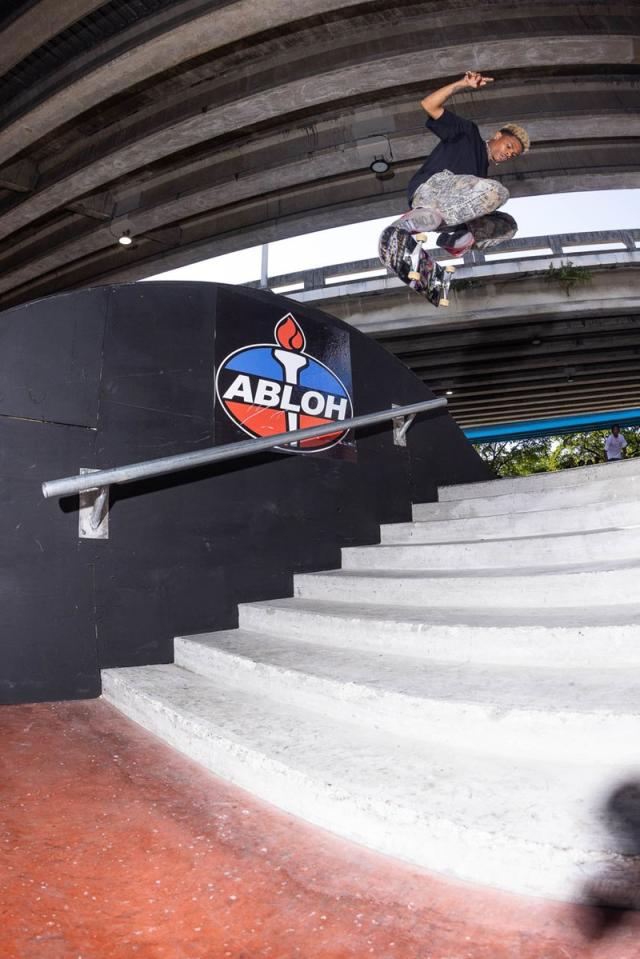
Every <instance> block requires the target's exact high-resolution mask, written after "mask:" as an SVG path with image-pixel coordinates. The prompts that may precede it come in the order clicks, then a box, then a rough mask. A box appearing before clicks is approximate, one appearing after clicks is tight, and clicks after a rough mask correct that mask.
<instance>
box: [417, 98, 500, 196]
mask: <svg viewBox="0 0 640 959" xmlns="http://www.w3.org/2000/svg"><path fill="white" fill-rule="evenodd" d="M426 126H427V129H428V130H431V131H432V133H435V135H436V136H437V137H439V138H440V141H441V142H440V143H439V144H438V146H437V147H436V148H435V150H434V151H433V152H432V153H430V154H429V156H428V157H427V159H426V160H425V161H424V163H423V164H422V166H421V167H420V169H419V170H418V172H417V173H416V174H415V175H414V176H413V177H412V178H411V180H410V181H409V186H408V190H407V193H408V196H409V203H411V200H412V198H413V194H414V193H415V192H416V190H417V189H418V187H419V186H420V184H421V183H424V182H425V180H428V179H429V177H430V176H433V174H434V173H441V172H442V170H450V171H451V172H452V173H471V174H472V175H473V176H479V177H486V175H487V170H488V169H489V158H488V156H487V145H486V143H485V141H484V140H483V139H482V137H481V136H480V131H479V130H478V128H477V126H476V125H475V123H473V121H472V120H465V118H464V117H459V116H456V114H455V113H450V112H449V110H445V111H444V113H443V114H442V116H441V117H440V119H439V120H434V119H433V118H432V117H429V119H428V120H427V123H426Z"/></svg>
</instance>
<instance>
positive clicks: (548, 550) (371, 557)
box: [342, 521, 640, 569]
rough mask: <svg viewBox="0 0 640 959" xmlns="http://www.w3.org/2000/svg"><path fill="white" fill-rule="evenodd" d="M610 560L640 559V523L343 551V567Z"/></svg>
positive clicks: (443, 566)
mask: <svg viewBox="0 0 640 959" xmlns="http://www.w3.org/2000/svg"><path fill="white" fill-rule="evenodd" d="M462 522H464V521H462ZM609 559H614V560H616V559H637V560H638V561H640V524H639V525H638V526H637V527H635V528H632V529H620V530H616V532H615V535H613V534H612V533H611V532H610V531H609V530H605V531H594V532H587V533H561V534H556V535H551V534H547V535H545V536H526V537H516V538H513V539H491V540H482V541H479V542H465V541H463V542H454V543H409V544H407V545H404V544H400V545H394V544H389V545H382V546H350V547H345V548H343V550H342V569H477V568H478V567H480V568H485V569H488V568H490V567H504V566H510V567H518V566H527V567H528V566H531V565H540V566H548V567H556V568H559V567H562V566H565V565H567V564H568V563H581V562H582V563H588V562H597V561H598V560H600V561H603V562H604V561H606V560H609Z"/></svg>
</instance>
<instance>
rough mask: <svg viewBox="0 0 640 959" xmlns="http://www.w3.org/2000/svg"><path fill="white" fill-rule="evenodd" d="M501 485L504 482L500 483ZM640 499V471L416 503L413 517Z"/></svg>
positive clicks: (461, 515) (484, 513) (490, 513)
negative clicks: (538, 487)
mask: <svg viewBox="0 0 640 959" xmlns="http://www.w3.org/2000/svg"><path fill="white" fill-rule="evenodd" d="M500 488H502V484H500ZM634 500H635V501H636V502H637V501H638V500H640V473H634V474H631V475H630V476H619V475H615V476H613V477H612V476H611V475H610V474H608V475H607V478H605V479H602V480H599V481H595V480H594V481H593V482H591V483H580V484H576V485H574V486H559V487H557V488H551V489H546V490H545V489H543V490H534V491H530V492H512V493H508V492H507V493H502V494H493V495H491V496H490V495H488V494H486V495H484V496H469V497H467V498H465V499H452V500H448V501H445V502H442V503H417V504H415V505H414V507H413V519H414V520H422V521H426V520H444V519H465V518H466V517H471V516H493V515H496V514H498V513H525V512H530V511H539V510H547V509H556V508H560V507H561V508H563V509H566V508H567V507H572V506H587V505H589V504H592V503H607V504H616V505H617V506H619V507H620V508H621V509H622V508H623V507H622V504H623V503H627V502H630V501H634Z"/></svg>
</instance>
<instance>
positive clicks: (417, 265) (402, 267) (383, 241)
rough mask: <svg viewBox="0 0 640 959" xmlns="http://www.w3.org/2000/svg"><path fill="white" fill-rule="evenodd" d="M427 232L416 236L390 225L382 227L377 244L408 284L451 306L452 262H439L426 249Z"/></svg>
mask: <svg viewBox="0 0 640 959" xmlns="http://www.w3.org/2000/svg"><path fill="white" fill-rule="evenodd" d="M426 238H427V237H426V234H424V233H418V234H416V235H415V236H414V235H412V234H411V233H407V231H406V230H402V229H399V228H398V227H397V226H394V225H391V226H388V227H387V228H386V230H383V232H382V233H381V235H380V241H379V244H378V253H379V255H380V260H381V261H382V263H383V264H384V265H385V266H386V267H388V268H389V269H390V270H392V271H393V272H394V273H395V274H396V276H397V277H398V278H399V279H400V280H402V282H403V283H406V285H407V286H409V287H411V289H412V290H415V292H416V293H419V294H420V295H421V296H424V297H425V298H426V299H427V300H428V301H429V303H431V304H432V305H433V306H448V305H449V299H448V293H449V286H450V285H451V280H452V278H453V274H454V272H455V267H453V266H440V264H439V263H438V262H437V261H436V260H434V259H433V258H432V257H430V256H429V254H428V253H427V252H426V251H425V250H424V249H423V247H422V244H423V242H424V241H425V240H426Z"/></svg>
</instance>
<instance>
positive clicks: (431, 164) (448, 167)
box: [393, 70, 529, 256]
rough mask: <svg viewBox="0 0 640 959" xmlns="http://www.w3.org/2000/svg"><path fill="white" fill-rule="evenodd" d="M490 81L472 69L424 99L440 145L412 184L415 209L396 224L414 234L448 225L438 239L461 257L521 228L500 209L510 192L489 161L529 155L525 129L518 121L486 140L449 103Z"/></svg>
mask: <svg viewBox="0 0 640 959" xmlns="http://www.w3.org/2000/svg"><path fill="white" fill-rule="evenodd" d="M488 83H493V77H485V76H483V74H481V73H476V72H473V71H471V70H469V71H467V72H466V73H465V75H464V77H463V78H462V79H461V80H456V81H455V82H454V83H449V84H447V85H446V86H444V87H440V89H438V90H435V91H434V92H433V93H430V94H429V95H428V96H426V97H425V98H424V100H422V103H421V105H422V107H423V109H424V110H425V111H426V112H427V114H428V115H429V119H428V120H427V122H426V125H427V129H429V130H431V131H432V132H433V133H435V134H436V136H437V137H438V138H439V139H440V143H439V144H438V146H437V147H436V148H435V150H434V151H433V152H432V153H431V154H430V155H429V156H428V157H427V158H426V160H425V162H424V163H423V164H422V166H421V167H420V169H419V170H418V172H417V173H416V174H415V176H413V177H412V179H411V181H410V183H409V188H408V196H409V203H410V205H411V207H412V209H411V210H410V211H409V212H408V213H405V215H404V216H402V217H401V218H400V219H399V220H396V222H395V223H394V224H393V226H397V227H398V228H399V229H402V230H406V231H408V232H409V233H412V234H418V233H427V232H429V231H430V230H437V229H441V228H442V227H444V228H445V229H444V232H442V233H441V234H440V236H439V237H438V239H437V241H436V242H437V244H438V246H440V247H442V248H443V249H445V250H446V251H447V252H448V253H449V254H450V255H452V256H461V255H462V254H463V253H464V252H465V251H466V250H468V249H470V248H471V247H472V246H474V245H475V246H476V247H477V248H478V249H486V248H487V247H489V246H493V245H495V244H496V243H500V242H501V241H502V240H506V239H510V238H511V237H512V236H513V235H514V234H515V232H516V230H517V224H516V221H515V220H514V219H513V217H511V216H509V214H507V213H496V212H495V211H496V210H497V209H498V207H500V206H502V205H503V204H504V203H506V202H507V200H508V199H509V192H508V190H507V189H506V187H504V186H503V185H502V184H501V183H499V182H498V181H497V180H491V179H487V171H488V168H489V164H490V163H503V162H504V161H505V160H510V159H513V158H515V157H518V156H520V155H521V154H523V153H526V151H527V150H528V149H529V137H528V135H527V133H526V131H525V130H524V129H523V128H522V127H521V126H519V125H518V124H517V123H505V124H503V126H502V127H501V128H500V129H499V130H498V131H497V132H496V133H494V135H493V136H492V137H491V139H490V140H486V141H485V140H483V138H482V136H481V135H480V131H479V130H478V127H477V126H476V124H475V123H473V122H472V121H471V120H466V119H464V118H463V117H459V116H457V115H456V114H454V113H450V112H449V110H447V109H446V108H445V106H444V104H445V103H446V102H447V100H449V98H450V97H452V96H453V95H454V94H455V93H458V92H459V91H461V90H478V89H480V88H481V87H484V86H486V85H487V84H488Z"/></svg>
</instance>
